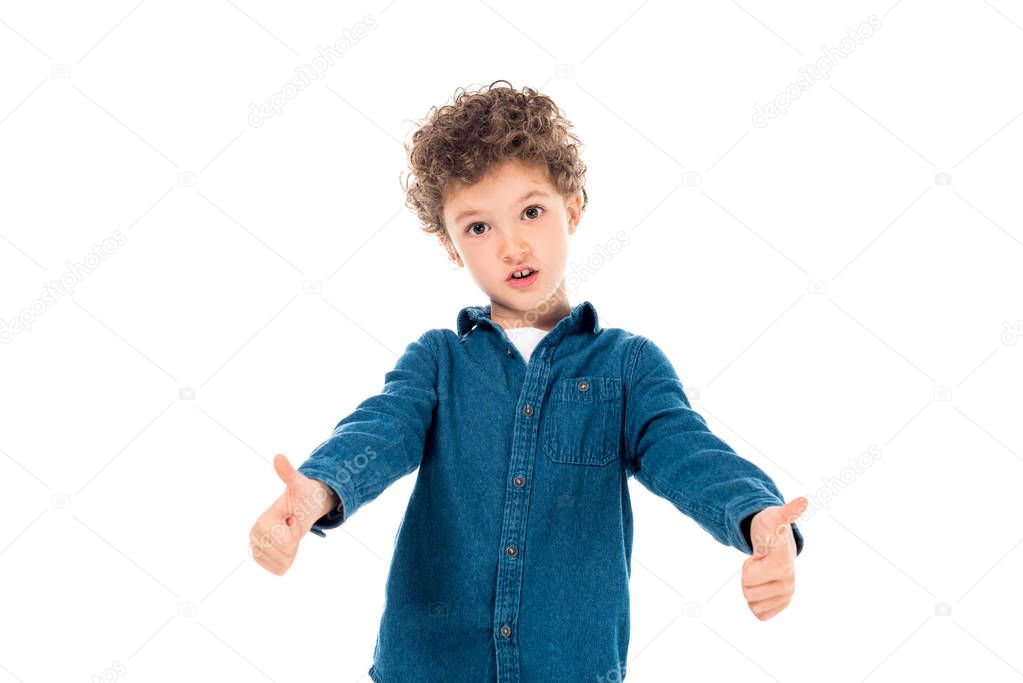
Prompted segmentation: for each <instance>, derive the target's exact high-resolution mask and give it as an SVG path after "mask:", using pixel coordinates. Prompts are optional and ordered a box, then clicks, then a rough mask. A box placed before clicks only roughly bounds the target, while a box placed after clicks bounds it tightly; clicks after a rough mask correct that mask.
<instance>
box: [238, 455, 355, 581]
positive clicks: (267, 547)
mask: <svg viewBox="0 0 1023 683" xmlns="http://www.w3.org/2000/svg"><path fill="white" fill-rule="evenodd" d="M274 470H276V472H277V476H279V477H280V478H281V480H282V481H283V482H284V484H285V485H286V486H287V488H286V489H285V491H284V493H282V494H281V496H280V498H278V499H277V500H276V501H274V504H273V505H271V506H270V508H269V509H268V510H267V511H266V512H264V513H263V514H261V515H260V516H259V519H257V520H256V523H255V524H254V525H253V526H252V530H251V531H250V532H249V549H250V551H251V553H252V557H253V558H254V559H255V560H256V562H258V563H259V564H260V565H261V566H263V567H265V568H266V569H267V570H268V571H270V572H271V573H273V574H276V575H277V576H283V575H284V573H285V572H286V571H288V569H289V568H290V567H291V563H292V562H294V561H295V555H296V553H297V552H298V543H299V541H301V540H302V537H303V536H305V535H306V534H307V533H308V532H309V529H311V528H312V526H313V524H315V523H316V520H318V519H319V518H320V517H322V516H323V515H325V514H327V512H328V511H329V510H331V509H333V508H334V507H336V506H337V502H338V500H337V494H336V493H334V491H333V489H331V488H330V487H329V486H327V485H326V484H324V483H323V482H321V481H319V480H316V479H311V478H309V477H307V476H305V475H304V474H302V473H301V472H299V471H298V470H296V469H295V468H294V467H292V466H291V463H290V462H288V459H287V457H285V456H284V455H283V454H281V453H278V454H277V455H275V456H274Z"/></svg>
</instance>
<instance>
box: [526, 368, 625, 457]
mask: <svg viewBox="0 0 1023 683" xmlns="http://www.w3.org/2000/svg"><path fill="white" fill-rule="evenodd" d="M621 422H622V380H621V379H620V378H618V377H569V378H565V379H560V380H557V381H556V382H555V384H554V386H553V388H552V391H551V397H550V401H549V403H548V406H547V412H546V417H545V422H544V432H545V434H546V437H545V439H544V451H545V452H546V453H547V457H548V458H550V459H551V460H553V461H554V462H561V463H568V464H572V465H598V466H599V465H607V464H608V463H610V462H611V461H612V460H615V459H616V458H617V457H618V449H619V447H620V445H621V429H622V426H621Z"/></svg>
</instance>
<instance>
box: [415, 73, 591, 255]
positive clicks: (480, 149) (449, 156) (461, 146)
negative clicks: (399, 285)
mask: <svg viewBox="0 0 1023 683" xmlns="http://www.w3.org/2000/svg"><path fill="white" fill-rule="evenodd" d="M498 83H506V84H507V86H500V87H494V86H495V85H496V84H498ZM459 91H461V92H459ZM422 122H423V125H421V127H419V128H418V129H417V130H416V131H415V133H413V135H412V144H411V145H409V144H405V151H406V152H407V154H408V162H409V168H410V170H411V177H410V178H409V179H408V181H407V182H406V183H404V184H403V185H402V188H403V189H404V190H405V194H406V201H405V205H406V206H407V207H408V208H409V209H411V210H412V211H413V212H414V213H415V214H416V215H417V216H418V217H419V220H420V221H421V222H422V226H421V228H422V230H423V231H424V232H426V233H428V234H432V235H436V236H437V237H438V239H440V241H441V243H442V244H450V235H449V234H448V232H447V230H446V228H445V225H444V209H443V206H444V198H445V197H446V196H447V192H448V191H449V190H450V188H451V187H452V186H453V185H454V184H455V183H458V182H461V183H465V184H468V185H471V184H473V183H475V182H477V181H478V180H479V179H480V178H482V177H483V176H485V175H486V174H487V172H488V171H489V170H490V169H491V168H492V167H494V166H496V165H500V164H501V163H503V162H504V161H507V160H509V159H518V160H521V161H523V162H525V163H527V164H530V165H533V164H537V163H540V164H543V165H544V166H546V168H547V176H548V179H549V180H550V182H551V184H552V185H553V186H554V187H555V188H556V189H557V191H558V192H559V193H560V194H561V195H562V196H564V197H566V198H567V197H571V196H573V195H575V194H576V193H578V192H582V210H585V209H586V204H587V202H588V199H587V196H586V188H585V187H584V185H585V181H586V165H585V164H584V163H583V162H582V159H581V158H580V156H579V149H580V148H581V147H582V146H583V145H582V143H581V142H580V140H579V138H578V137H576V136H575V134H573V133H572V132H571V128H572V123H571V122H570V121H569V120H568V119H567V118H565V117H564V116H563V115H562V113H561V111H560V110H559V109H558V106H557V105H556V104H554V101H553V100H552V99H551V98H549V97H547V96H546V95H541V94H540V93H539V92H537V91H536V90H534V89H533V88H530V87H528V86H526V87H523V88H522V90H521V92H520V91H517V90H515V88H513V87H512V85H511V83H509V82H508V81H506V80H497V81H494V82H493V83H491V84H490V85H489V86H487V87H486V88H480V89H479V90H476V91H474V92H470V91H466V90H465V89H464V88H458V89H456V90H455V97H454V100H453V102H452V103H451V104H446V105H444V106H442V107H440V108H438V107H433V108H431V109H430V111H429V113H428V114H427V117H426V118H425V119H423V120H422Z"/></svg>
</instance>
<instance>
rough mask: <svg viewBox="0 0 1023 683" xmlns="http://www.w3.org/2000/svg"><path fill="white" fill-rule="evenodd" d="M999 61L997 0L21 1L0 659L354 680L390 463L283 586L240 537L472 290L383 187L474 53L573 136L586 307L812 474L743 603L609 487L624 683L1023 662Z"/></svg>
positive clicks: (47, 667)
mask: <svg viewBox="0 0 1023 683" xmlns="http://www.w3.org/2000/svg"><path fill="white" fill-rule="evenodd" d="M871 15H873V16H874V17H875V19H874V21H875V22H876V25H877V27H878V28H874V29H872V30H871V31H869V33H870V35H869V37H868V38H865V39H862V40H860V41H859V42H852V41H848V40H847V41H845V43H843V42H842V41H843V39H846V38H848V35H849V31H850V30H851V31H853V32H854V33H855V32H856V31H857V29H858V27H861V26H862V25H865V24H866V25H867V26H869V22H870V21H871V20H870V17H871ZM370 24H372V25H373V28H372V29H369V30H366V27H367V26H369V25H370ZM345 35H348V36H351V37H353V38H354V41H353V43H352V44H351V45H350V48H349V49H348V50H347V51H346V52H344V54H343V55H341V56H340V57H339V58H336V59H335V60H334V63H333V64H332V65H331V66H330V67H329V68H328V69H327V70H326V71H325V72H323V74H322V75H323V78H322V79H319V80H316V81H314V82H313V83H312V85H311V87H309V88H307V89H305V90H302V91H299V92H297V93H291V94H292V95H294V96H293V97H291V98H287V99H286V100H285V101H284V103H283V106H282V107H281V109H280V111H279V112H278V113H277V114H276V115H274V116H271V117H268V118H266V119H265V120H263V121H262V122H261V125H259V126H254V125H250V118H249V115H250V107H251V106H252V105H258V104H260V103H263V102H265V101H267V100H269V99H270V98H271V97H272V96H274V95H275V94H280V93H281V92H282V88H283V86H284V85H285V84H286V83H288V82H289V80H290V79H291V78H292V77H294V76H295V74H296V71H295V70H296V69H297V68H301V67H303V66H305V65H309V64H311V63H312V62H313V60H314V59H315V58H316V56H317V54H318V52H317V49H318V48H321V47H322V48H326V47H327V46H330V45H333V44H334V43H335V41H337V40H338V38H341V37H343V36H345ZM843 45H844V46H845V47H847V48H848V47H849V46H850V45H852V49H850V50H846V51H845V52H844V53H841V54H840V53H836V52H835V51H834V50H842V46H843ZM829 50H831V52H830V54H831V55H832V58H831V60H832V64H831V72H830V76H829V77H828V78H827V79H820V80H815V81H810V82H809V83H808V87H807V88H805V89H804V90H799V89H798V88H795V89H794V92H795V93H796V95H797V96H795V97H792V98H790V102H789V103H788V106H787V108H786V113H785V114H784V115H779V116H776V117H774V118H770V119H768V120H767V121H766V123H767V125H762V126H758V125H755V123H754V119H753V115H754V112H755V111H756V106H757V105H761V106H766V105H767V104H768V103H770V102H772V101H774V100H775V98H776V97H777V96H778V95H780V94H781V95H783V94H784V93H785V92H786V90H787V89H788V87H789V86H790V85H791V84H794V83H797V79H799V77H800V74H801V69H804V68H805V67H808V66H811V65H814V64H816V63H817V62H818V61H819V60H821V59H822V58H825V55H826V54H827V53H828V51H829ZM835 55H838V56H835ZM1021 59H1023V10H1021V9H1020V8H1019V6H1018V5H1014V3H1011V2H1008V1H1007V0H996V1H993V2H986V1H978V2H941V3H924V2H921V1H919V0H905V1H904V2H903V1H900V2H894V4H893V3H892V2H888V1H886V2H881V3H842V4H841V6H840V7H826V6H823V5H821V4H819V3H810V2H805V3H801V4H787V5H786V6H785V7H779V6H776V4H772V3H765V2H751V1H750V2H740V3H735V2H724V3H716V4H714V6H713V7H711V6H710V3H669V2H641V3H634V2H633V3H627V4H619V5H615V6H614V7H613V8H608V9H601V10H600V11H599V12H597V13H594V10H593V5H592V4H590V3H586V4H584V3H572V4H568V3H557V4H556V3H550V2H543V3H529V2H518V3H515V4H514V5H512V4H504V5H499V4H498V3H494V2H473V1H468V0H467V1H464V2H459V3H450V4H449V5H446V6H445V7H444V9H443V10H442V9H438V8H437V7H426V6H425V5H424V4H423V3H414V2H410V1H408V0H395V1H394V2H390V0H383V1H382V2H366V3H356V4H350V3H345V7H341V6H340V3H337V4H332V3H303V4H301V5H295V4H290V5H284V4H280V3H269V2H261V3H260V2H249V1H244V2H243V1H241V0H238V1H235V0H225V1H224V2H212V3H210V2H176V3H169V2H157V1H155V0H150V1H149V2H139V3H137V4H135V3H133V2H125V3H106V5H105V6H103V7H94V6H91V5H89V4H81V3H70V2H68V3H61V4H47V3H20V4H13V3H4V4H3V5H2V6H0V64H2V65H3V67H2V70H0V78H2V87H0V319H2V320H3V323H0V325H2V327H0V330H2V331H3V336H4V340H3V341H4V343H3V344H0V387H2V388H0V603H2V608H0V614H2V617H0V682H3V683H6V681H25V682H26V683H27V682H30V681H57V680H61V681H76V680H80V681H87V680H106V681H112V680H124V681H171V680H177V681H180V680H199V681H223V680H234V681H263V680H272V681H279V682H281V683H284V682H286V681H305V680H321V681H325V680H332V681H358V680H368V677H366V676H365V673H366V670H367V669H368V668H369V665H370V663H371V655H372V651H373V645H374V641H375V637H376V629H377V626H378V624H379V618H380V610H381V607H382V604H383V597H384V592H383V590H384V581H385V578H386V573H387V568H388V562H389V559H390V554H391V552H392V547H393V540H394V534H395V532H396V531H397V528H398V523H399V521H400V519H401V516H402V514H403V512H404V509H405V505H406V503H407V500H408V495H409V493H410V491H411V489H412V485H413V481H414V475H412V476H408V477H405V478H404V479H402V480H400V481H399V482H397V483H396V484H394V485H393V486H392V487H391V488H389V489H388V490H387V491H385V492H384V493H383V494H382V495H381V496H380V497H379V498H378V499H377V500H376V501H374V502H373V504H372V505H371V506H369V507H367V508H366V509H364V510H361V511H360V513H359V514H357V515H355V516H353V517H352V519H351V520H349V521H348V522H346V524H345V525H343V527H341V528H338V529H335V530H333V531H331V532H330V533H329V535H328V537H327V538H326V539H321V538H317V537H314V536H308V537H307V538H306V539H305V540H304V541H303V543H302V546H301V552H300V554H299V557H298V559H297V561H296V563H295V565H294V566H293V567H292V569H291V571H290V572H288V573H287V574H286V575H285V576H284V577H277V576H274V575H272V574H270V573H269V572H267V571H266V570H264V569H262V568H261V567H259V566H258V565H257V564H256V563H255V561H254V560H253V559H252V558H251V557H250V556H249V555H248V531H249V529H250V527H251V525H252V523H253V522H254V521H255V519H256V517H257V516H258V515H259V514H260V513H261V512H262V511H263V510H264V509H265V508H266V507H267V506H268V505H269V504H270V503H271V502H272V501H273V500H274V499H275V498H276V497H277V496H278V495H279V494H280V492H281V490H282V485H281V483H280V481H279V480H278V479H277V477H276V475H275V473H274V471H273V468H272V465H271V459H272V457H273V455H274V454H275V453H277V452H283V453H285V454H287V455H288V456H289V458H290V459H291V461H292V464H294V465H295V466H297V465H299V464H300V463H301V462H302V461H303V460H304V459H305V458H306V457H307V455H308V453H309V452H310V451H311V450H312V449H313V448H314V447H315V446H316V445H317V444H319V443H320V442H321V441H322V440H323V439H324V438H326V436H327V435H329V433H330V430H331V429H332V428H333V426H334V425H335V424H336V423H337V422H338V421H339V420H340V418H341V417H343V416H344V415H346V414H347V413H348V412H350V411H351V410H352V409H353V408H354V407H355V405H356V404H357V403H358V402H359V401H360V400H362V399H363V398H365V397H366V396H368V395H369V394H371V393H374V392H376V391H377V390H379V388H380V387H381V386H382V381H383V375H384V373H385V372H386V371H387V370H388V369H389V368H390V367H392V366H393V363H394V361H395V360H396V358H397V354H398V353H399V352H400V351H401V349H403V348H404V346H405V345H406V344H407V343H408V342H409V341H411V340H412V339H414V338H416V337H417V336H418V335H419V334H421V333H422V332H423V331H424V330H426V329H428V328H431V327H452V328H453V327H454V324H455V315H456V313H457V311H458V310H459V309H460V308H461V307H463V306H466V305H470V304H474V305H480V304H485V303H487V300H486V299H485V297H484V295H483V293H482V292H481V291H480V290H478V289H477V288H476V287H475V285H474V284H473V282H472V280H471V279H470V277H469V274H468V272H467V271H465V270H456V269H453V268H451V267H450V266H449V265H448V264H447V262H446V260H445V255H444V253H443V251H442V250H441V249H440V248H439V247H438V246H437V245H436V243H435V242H434V241H433V240H432V239H431V238H429V237H427V236H425V235H424V234H423V233H422V232H421V231H420V230H419V227H418V223H417V221H416V219H415V216H414V215H413V214H412V213H411V212H410V211H408V210H407V209H406V208H405V207H404V194H403V192H402V190H401V186H400V174H401V173H402V172H403V170H404V168H405V157H404V150H403V148H402V141H403V140H404V139H406V136H408V135H409V134H410V133H411V131H412V130H413V129H414V125H413V122H414V121H415V120H417V119H420V118H421V117H423V116H425V115H426V114H427V112H428V110H429V108H430V107H431V106H435V105H436V106H439V105H442V104H444V103H445V102H446V101H448V100H449V99H450V98H451V97H452V96H453V94H454V92H455V89H456V88H457V87H478V86H480V85H486V84H489V83H490V82H492V81H494V80H496V79H499V78H505V79H508V80H509V81H511V83H512V84H513V85H514V86H515V87H521V86H523V85H530V86H532V87H535V88H538V89H540V90H541V91H542V92H544V93H546V94H549V95H550V96H552V97H553V98H554V100H555V101H556V102H557V103H558V105H559V106H560V107H561V108H562V110H563V111H564V113H565V114H566V115H567V116H568V117H569V118H570V119H571V120H572V121H573V123H574V124H575V126H576V132H577V134H578V135H579V136H580V137H581V138H582V140H583V142H584V143H585V148H584V151H583V156H584V159H585V161H586V163H587V165H588V167H589V172H588V176H587V191H588V193H589V197H590V202H591V203H590V207H589V209H588V210H587V212H586V213H585V215H584V219H583V222H582V224H581V227H580V230H579V232H578V233H577V234H576V236H574V237H573V242H572V256H571V258H572V265H571V266H570V267H573V268H575V269H576V270H575V272H576V275H573V276H572V279H571V280H570V292H571V300H572V303H579V302H581V301H584V300H589V301H592V302H594V304H595V305H596V306H597V308H598V311H599V314H600V319H601V324H602V325H604V326H605V327H623V328H625V329H628V330H630V331H633V332H636V333H639V334H644V335H646V336H649V337H650V338H651V339H653V340H655V341H656V342H657V343H658V344H659V345H660V346H661V347H662V348H664V349H665V351H666V352H667V353H668V355H669V357H670V358H671V359H672V361H673V362H674V363H675V365H676V368H677V370H678V372H679V374H680V376H681V377H682V380H683V382H684V383H685V385H686V387H687V391H689V392H690V398H691V399H692V400H693V403H694V407H695V408H696V409H697V410H698V411H700V412H701V414H703V415H704V416H705V417H706V418H707V420H708V422H709V423H710V426H711V428H712V429H713V430H714V431H715V432H716V433H718V434H719V435H721V436H722V437H723V438H724V439H726V440H727V441H728V442H729V443H730V444H731V445H732V446H733V447H735V448H736V450H737V451H738V452H739V453H740V454H741V455H743V456H744V457H746V458H748V459H750V460H751V461H753V462H755V463H757V464H758V465H760V466H761V467H763V468H764V469H765V470H766V471H767V472H768V473H769V474H770V475H771V476H772V477H774V478H775V481H776V482H777V483H778V485H779V487H780V488H781V490H782V492H783V494H784V495H785V497H786V499H787V500H788V499H791V498H793V497H796V496H798V495H807V496H809V497H810V498H811V508H810V510H808V511H807V513H806V514H805V515H804V517H803V519H802V520H801V522H800V526H801V528H802V530H803V532H804V534H805V537H806V547H805V549H804V551H803V553H802V554H801V555H800V557H799V558H798V560H797V583H796V585H797V587H796V592H795V596H794V599H793V601H792V603H791V604H790V605H789V607H788V608H787V609H786V610H784V611H783V612H782V613H780V614H779V615H778V616H777V617H775V618H774V619H771V620H769V621H767V622H761V621H759V620H757V619H756V618H755V617H754V616H753V614H752V613H751V612H750V611H749V610H748V608H747V606H746V603H745V600H744V599H743V597H742V594H741V589H740V574H739V572H740V567H741V563H742V560H743V559H744V557H745V556H744V555H743V554H741V553H739V552H737V551H736V550H735V549H733V548H728V547H725V546H722V545H720V544H718V543H717V542H715V541H714V540H713V539H712V538H711V537H710V536H709V535H707V534H706V533H705V532H703V531H702V530H701V529H700V528H699V527H697V526H696V524H695V523H694V522H692V521H691V520H689V519H688V518H686V517H685V516H683V515H681V514H680V513H679V512H678V511H677V510H676V509H675V508H674V507H673V506H672V505H671V504H670V503H668V502H667V501H665V500H663V499H660V498H658V497H656V496H654V495H653V494H652V493H650V492H649V491H647V490H646V489H644V488H643V487H642V486H641V485H640V484H638V483H637V482H635V481H632V482H631V487H632V488H631V491H632V496H633V504H634V509H635V519H636V537H635V548H634V556H633V573H632V579H631V587H632V608H633V609H632V638H631V643H630V649H629V661H628V666H627V679H628V680H632V681H635V683H640V682H641V681H668V680H672V681H674V680H690V681H704V680H725V679H733V678H735V679H740V680H746V681H767V680H776V681H820V680H828V681H862V680H865V679H866V680H871V681H902V680H907V679H909V680H922V679H927V678H932V677H933V678H936V679H940V680H964V679H972V680H984V681H1002V680H1006V681H1010V680H1018V679H1019V678H1020V677H1023V651H1021V650H1020V648H1019V643H1020V636H1021V629H1020V627H1019V613H1020V608H1021V607H1023V605H1021V602H1023V601H1021V590H1020V587H1019V576H1020V574H1021V572H1023V549H1021V548H1020V541H1021V536H1023V529H1021V526H1023V525H1021V523H1020V513H1019V505H1018V502H1017V501H1018V495H1017V494H1018V491H1019V489H1020V484H1021V483H1023V462H1021V460H1023V457H1021V452H1023V426H1021V422H1020V419H1019V416H1020V414H1021V413H1020V408H1021V404H1023V399H1021V396H1020V389H1019V387H1020V378H1021V376H1023V375H1021V370H1023V342H1020V341H1019V340H1020V337H1023V303H1021V298H1020V293H1021V292H1023V268H1021V265H1023V241H1021V240H1023V226H1021V222H1023V206H1021V204H1020V202H1019V188H1020V186H1021V180H1023V177H1021V176H1023V172H1021V170H1020V165H1019V160H1020V157H1021V145H1023V120H1021V114H1023V90H1021V89H1020V87H1019V65H1020V64H1021ZM764 122H765V121H760V123H764ZM943 174H947V175H943ZM949 181H950V182H949ZM620 233H621V234H625V235H627V236H628V238H629V244H628V246H627V247H626V248H624V249H621V250H619V251H618V252H617V253H616V254H614V255H613V257H610V258H608V257H607V256H606V254H607V253H608V252H607V250H606V249H605V247H606V245H608V244H611V243H612V242H614V241H616V240H618V239H619V238H618V237H616V235H619V234H620ZM119 235H120V236H121V237H120V241H121V242H123V243H116V242H115V240H117V239H118V236H119ZM104 240H108V242H107V246H108V249H107V250H105V251H104V249H103V246H102V245H103V241H104ZM101 251H102V252H103V254H104V257H103V258H101V259H96V260H93V259H94V257H91V256H88V255H89V254H90V253H100V252H101ZM602 254H604V256H602ZM86 258H89V259H90V261H91V262H92V263H93V265H94V266H95V267H93V268H91V269H89V268H85V269H83V268H79V269H78V270H77V271H75V270H69V268H72V269H73V268H74V266H75V264H81V263H85V260H86ZM69 264H70V265H69ZM74 272H78V273H79V274H81V277H80V278H78V277H75V276H74V275H67V274H68V273H74ZM65 276H67V277H68V278H69V279H70V281H71V283H72V284H73V286H72V287H70V288H69V290H68V292H67V293H65V294H62V295H61V296H59V297H57V299H56V300H55V301H52V302H50V303H44V302H43V299H42V296H43V294H44V292H45V288H46V283H48V282H50V281H57V282H59V281H60V280H61V278H62V277H65ZM308 281H319V282H320V287H319V290H320V291H315V290H316V289H317V287H316V286H312V287H307V286H306V283H307V282H308ZM307 289H312V290H314V291H311V292H307V291H306V290H307ZM33 306H35V307H36V310H34V311H33V310H32V307H33ZM19 316H25V318H26V319H27V320H29V321H30V329H27V330H23V331H14V330H15V328H14V327H12V321H14V320H16V319H18V318H19ZM186 388H191V389H192V390H194V398H188V394H187V393H184V394H182V393H181V392H182V390H183V389H186ZM182 396H184V398H182ZM864 454H867V455H866V456H864ZM871 454H872V455H871ZM858 458H861V460H862V461H864V462H866V463H867V465H866V466H865V467H862V466H861V467H860V468H859V471H856V470H853V469H852V468H851V467H850V462H854V463H855V462H856V461H857V459H858ZM611 673H612V678H611V679H610V680H613V672H611ZM598 680H599V679H598Z"/></svg>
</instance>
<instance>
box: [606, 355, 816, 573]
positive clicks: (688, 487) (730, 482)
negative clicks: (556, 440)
mask: <svg viewBox="0 0 1023 683" xmlns="http://www.w3.org/2000/svg"><path fill="white" fill-rule="evenodd" d="M628 372H629V376H628V378H627V381H626V386H627V389H626V399H625V401H626V405H625V413H626V417H625V437H626V457H627V462H626V468H627V472H628V475H629V476H635V478H636V479H637V480H638V481H639V482H640V483H641V484H643V485H644V486H645V487H646V488H648V489H649V490H650V491H652V492H653V493H655V494H656V495H658V496H660V497H662V498H665V499H666V500H668V501H670V502H671V503H672V504H673V505H674V506H675V507H676V508H678V509H679V511H681V512H682V513H683V514H685V515H686V516H688V517H690V518H692V519H693V520H694V521H695V522H696V523H697V524H699V525H700V527H702V528H703V529H704V530H705V531H707V532H708V533H710V535H711V536H713V537H714V538H715V539H716V540H717V541H719V542H720V543H722V544H724V545H727V546H731V547H734V548H737V549H739V550H741V551H743V552H745V553H747V554H752V552H753V547H752V545H751V544H750V542H749V540H748V537H749V531H748V529H749V525H748V524H747V525H746V526H745V528H744V527H743V522H744V521H746V522H748V521H749V520H751V519H752V516H753V515H754V514H756V513H757V512H759V511H760V510H762V509H764V508H766V507H769V506H771V505H784V504H785V501H784V499H783V498H782V495H781V492H780V491H779V490H778V487H777V486H776V485H775V483H774V482H773V481H772V480H771V478H770V477H769V476H767V474H766V473H765V472H764V471H763V470H761V469H760V468H759V467H757V466H756V465H754V464H753V463H752V462H750V461H748V460H746V459H744V458H742V457H741V456H739V455H738V454H736V452H735V451H734V450H733V449H732V448H731V446H729V445H728V444H727V443H725V442H724V440H722V439H721V438H720V437H718V436H717V435H715V434H714V433H712V432H711V431H710V429H709V428H708V427H707V423H706V421H705V420H704V419H703V417H702V416H701V415H700V414H699V413H697V412H696V411H695V410H693V408H692V406H691V405H690V403H689V399H688V398H687V397H686V394H685V392H684V391H683V389H682V382H681V380H679V378H678V374H677V373H676V372H675V368H674V367H673V366H672V364H671V362H670V361H669V360H668V358H667V356H665V354H664V352H663V351H662V350H661V349H660V348H659V347H658V346H657V345H656V344H654V342H653V341H651V340H649V339H647V338H645V337H640V341H639V342H638V344H637V348H636V350H635V352H634V353H633V356H632V359H631V363H630V369H629V371H628ZM792 532H793V536H794V538H795V542H796V554H797V555H798V554H799V553H801V552H802V551H803V534H802V532H801V531H800V530H799V528H798V527H797V526H796V524H795V523H793V524H792Z"/></svg>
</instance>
